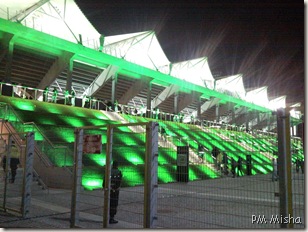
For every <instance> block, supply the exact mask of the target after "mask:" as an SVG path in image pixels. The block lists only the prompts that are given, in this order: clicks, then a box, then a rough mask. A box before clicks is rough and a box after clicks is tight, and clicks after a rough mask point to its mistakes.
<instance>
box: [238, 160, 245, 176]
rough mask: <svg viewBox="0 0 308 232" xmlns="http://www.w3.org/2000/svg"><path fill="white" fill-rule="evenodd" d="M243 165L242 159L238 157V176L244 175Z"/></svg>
mask: <svg viewBox="0 0 308 232" xmlns="http://www.w3.org/2000/svg"><path fill="white" fill-rule="evenodd" d="M242 163H243V160H242V157H238V160H237V175H238V176H243V175H244V173H243V170H242ZM240 173H241V175H240Z"/></svg>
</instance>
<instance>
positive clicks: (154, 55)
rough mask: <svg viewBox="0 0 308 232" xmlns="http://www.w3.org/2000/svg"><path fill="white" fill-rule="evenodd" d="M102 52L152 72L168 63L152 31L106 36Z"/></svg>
mask: <svg viewBox="0 0 308 232" xmlns="http://www.w3.org/2000/svg"><path fill="white" fill-rule="evenodd" d="M103 52H105V53H107V54H110V55H112V56H116V57H119V58H123V59H125V60H127V61H130V62H132V63H135V64H139V65H142V66H144V67H147V68H150V69H153V70H159V69H160V67H162V66H166V65H169V63H170V61H169V60H168V59H167V57H166V55H165V53H164V51H163V49H162V48H161V46H160V44H159V42H158V40H157V37H156V35H155V32H154V31H145V32H139V33H131V34H125V35H115V36H106V37H105V40H104V47H103Z"/></svg>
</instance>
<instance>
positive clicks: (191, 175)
mask: <svg viewBox="0 0 308 232" xmlns="http://www.w3.org/2000/svg"><path fill="white" fill-rule="evenodd" d="M197 179H198V177H197V175H196V173H195V172H194V170H192V169H191V168H189V180H191V181H192V180H197Z"/></svg>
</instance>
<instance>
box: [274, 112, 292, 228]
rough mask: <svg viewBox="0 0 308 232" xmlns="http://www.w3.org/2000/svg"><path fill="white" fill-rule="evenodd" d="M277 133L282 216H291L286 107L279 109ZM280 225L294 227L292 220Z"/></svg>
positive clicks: (288, 117) (289, 142)
mask: <svg viewBox="0 0 308 232" xmlns="http://www.w3.org/2000/svg"><path fill="white" fill-rule="evenodd" d="M277 133H278V172H279V197H280V216H281V217H282V218H290V217H292V216H293V211H292V180H291V178H292V176H291V175H292V173H291V167H292V162H291V152H290V147H291V139H290V114H289V113H286V109H283V108H280V109H278V110H277ZM280 227H281V228H293V224H292V220H290V224H287V223H283V222H282V223H281V224H280Z"/></svg>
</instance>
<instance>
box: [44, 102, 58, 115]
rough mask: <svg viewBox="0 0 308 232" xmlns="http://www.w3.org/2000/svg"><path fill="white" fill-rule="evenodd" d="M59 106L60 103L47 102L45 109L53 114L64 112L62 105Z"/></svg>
mask: <svg viewBox="0 0 308 232" xmlns="http://www.w3.org/2000/svg"><path fill="white" fill-rule="evenodd" d="M57 106H58V105H56V104H52V103H46V106H45V107H44V109H45V110H46V111H48V112H49V113H52V114H62V111H61V109H60V107H59V106H58V107H57Z"/></svg>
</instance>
